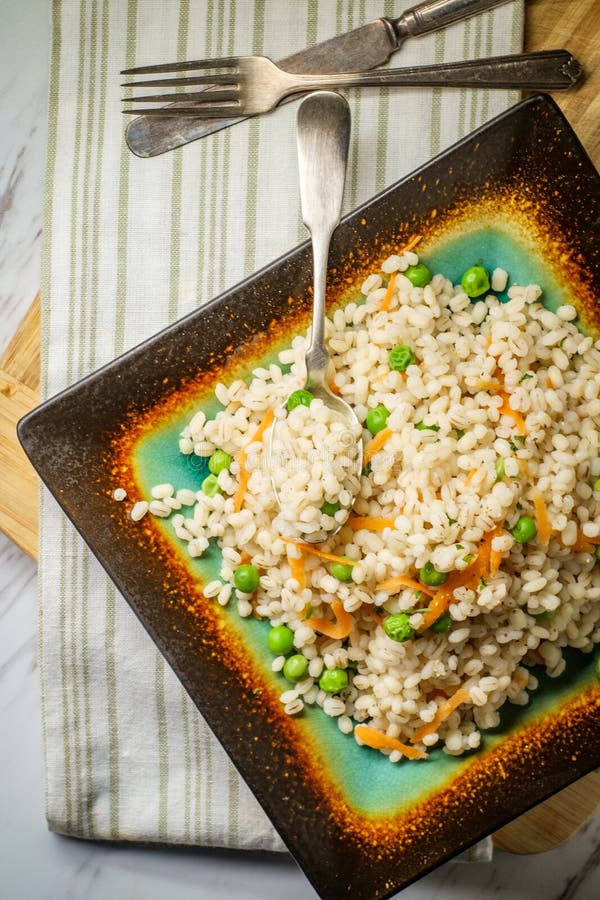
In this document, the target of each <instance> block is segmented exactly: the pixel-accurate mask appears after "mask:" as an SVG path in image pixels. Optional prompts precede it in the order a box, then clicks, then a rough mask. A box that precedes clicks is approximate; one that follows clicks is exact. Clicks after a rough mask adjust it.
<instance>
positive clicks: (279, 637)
mask: <svg viewBox="0 0 600 900" xmlns="http://www.w3.org/2000/svg"><path fill="white" fill-rule="evenodd" d="M267 644H268V647H269V650H270V651H271V653H275V654H277V656H287V654H288V653H290V652H291V649H292V647H293V646H294V632H293V631H292V629H291V628H288V627H287V625H275V627H274V628H271V630H270V632H269V633H268V635H267Z"/></svg>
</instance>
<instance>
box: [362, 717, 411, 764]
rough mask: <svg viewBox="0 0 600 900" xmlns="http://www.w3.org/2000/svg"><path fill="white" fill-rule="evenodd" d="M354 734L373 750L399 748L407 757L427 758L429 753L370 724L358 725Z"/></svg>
mask: <svg viewBox="0 0 600 900" xmlns="http://www.w3.org/2000/svg"><path fill="white" fill-rule="evenodd" d="M354 735H355V737H357V738H358V739H359V741H360V742H361V743H362V744H365V745H366V746H367V747H371V748H372V749H373V750H397V751H398V752H399V753H402V755H403V756H406V757H407V759H427V754H426V753H425V751H424V750H419V749H418V748H417V747H409V746H408V745H407V744H403V743H402V742H401V741H399V740H398V739H397V738H393V737H389V736H388V735H387V734H384V733H383V732H382V731H377V730H376V729H375V728H370V727H369V725H357V726H356V728H355V729H354Z"/></svg>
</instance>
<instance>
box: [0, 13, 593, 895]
mask: <svg viewBox="0 0 600 900" xmlns="http://www.w3.org/2000/svg"><path fill="white" fill-rule="evenodd" d="M48 7H49V3H48V0H0V33H1V34H2V37H3V38H4V40H3V41H2V53H1V54H0V121H1V122H2V127H0V352H1V351H2V350H3V349H4V347H5V346H6V344H7V343H8V340H9V338H10V336H11V335H12V333H13V331H14V330H15V328H16V326H17V324H18V322H19V320H20V319H21V318H22V316H23V315H24V313H25V311H26V310H27V307H28V306H29V304H30V302H31V300H32V299H33V297H34V295H35V293H36V291H37V289H38V286H39V279H40V246H41V219H42V198H43V173H44V155H45V132H46V125H45V118H46V90H47V64H48V63H47V61H48V44H49V10H48ZM24 61H27V65H24ZM17 73H18V74H17ZM0 620H1V628H0V709H1V711H2V723H1V726H0V733H1V735H2V740H1V741H0V778H1V783H2V786H1V788H0V797H1V798H2V801H1V803H0V871H1V876H0V897H1V898H6V900H63V898H86V900H106V898H107V897H115V898H117V900H129V898H131V900H133V898H145V900H159V898H160V900H163V898H164V897H165V895H168V896H169V898H170V900H185V898H192V897H194V898H199V900H200V898H206V900H208V898H211V900H216V898H224V897H227V898H228V900H249V898H256V900H270V898H279V897H282V896H285V897H286V900H301V898H310V897H314V896H315V895H314V892H313V891H312V889H311V887H310V886H309V884H308V882H307V881H306V880H305V878H304V876H303V875H302V874H301V873H300V871H299V870H298V869H297V868H296V866H295V864H294V862H293V861H292V860H291V859H290V858H289V857H287V856H285V855H283V854H278V855H274V854H247V853H233V852H231V851H222V852H216V851H209V850H202V849H173V848H149V847H141V846H127V845H121V846H113V845H103V844H100V843H91V842H85V841H78V840H73V839H68V838H62V837H59V836H56V835H54V834H51V833H50V832H49V831H47V829H46V823H45V819H44V786H43V755H42V738H41V722H40V705H39V685H38V671H37V664H36V634H35V630H36V567H35V564H34V563H33V562H32V561H31V560H29V559H28V558H27V557H26V556H25V555H24V554H23V553H21V551H19V550H18V549H17V548H16V547H15V546H14V545H12V544H11V543H10V542H9V541H8V540H7V539H6V538H5V537H4V536H3V535H0ZM402 896H403V897H405V898H406V900H442V898H444V900H469V898H478V900H479V898H488V897H494V898H497V900H595V898H598V897H600V814H599V815H596V817H595V818H594V819H593V820H592V821H591V822H590V823H589V824H588V825H587V826H586V827H584V828H583V829H582V830H581V831H580V832H579V834H578V835H577V836H576V837H575V838H574V839H573V840H571V841H570V842H569V843H568V844H566V845H564V846H563V847H560V848H559V849H557V850H554V851H552V852H549V853H545V854H543V855H540V856H528V857H517V856H511V855H510V854H506V853H502V852H496V856H495V859H494V861H493V862H492V863H490V864H486V863H479V864H472V865H452V864H451V865H446V866H443V867H441V868H440V869H438V870H437V871H435V872H434V873H432V874H431V875H429V876H427V877H426V878H423V879H422V880H421V881H419V882H418V883H417V884H415V885H413V886H412V887H410V888H408V889H407V890H406V891H405V892H404V893H403V894H402Z"/></svg>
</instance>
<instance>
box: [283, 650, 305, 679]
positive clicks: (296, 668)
mask: <svg viewBox="0 0 600 900" xmlns="http://www.w3.org/2000/svg"><path fill="white" fill-rule="evenodd" d="M307 672H308V660H307V658H306V657H305V656H303V655H302V654H301V653H294V655H293V656H288V658H287V659H286V661H285V664H284V666H283V675H284V678H286V679H287V680H288V681H292V682H293V681H302V679H303V678H304V676H305V675H306V673H307Z"/></svg>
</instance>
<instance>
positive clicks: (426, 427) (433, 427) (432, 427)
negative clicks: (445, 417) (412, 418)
mask: <svg viewBox="0 0 600 900" xmlns="http://www.w3.org/2000/svg"><path fill="white" fill-rule="evenodd" d="M415 428H416V429H417V431H439V430H440V426H439V425H426V424H425V422H417V424H416V425H415Z"/></svg>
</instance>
